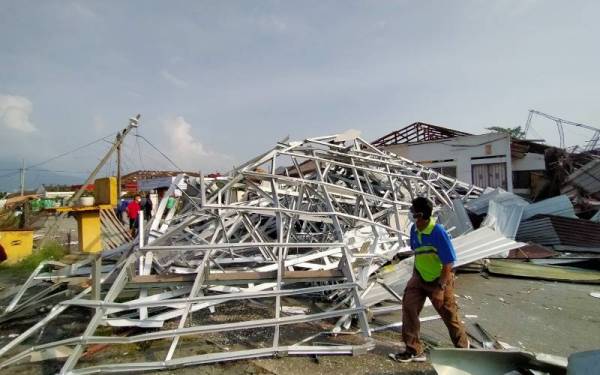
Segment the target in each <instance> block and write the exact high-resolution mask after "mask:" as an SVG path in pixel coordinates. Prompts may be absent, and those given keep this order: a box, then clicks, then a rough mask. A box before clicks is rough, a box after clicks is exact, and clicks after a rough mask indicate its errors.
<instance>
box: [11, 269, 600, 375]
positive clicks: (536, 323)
mask: <svg viewBox="0 0 600 375" xmlns="http://www.w3.org/2000/svg"><path fill="white" fill-rule="evenodd" d="M18 282H19V280H15V279H8V278H7V277H6V276H4V277H3V276H2V275H0V286H2V287H4V288H7V287H9V286H10V285H11V284H13V285H14V284H16V283H18ZM593 291H600V285H582V284H568V283H556V282H547V281H536V280H527V279H515V278H498V277H491V278H484V277H482V276H481V275H479V274H461V275H459V277H458V280H457V287H456V294H457V295H458V303H459V306H460V309H461V314H462V316H463V319H464V321H465V323H466V325H467V327H468V328H469V329H471V328H472V327H471V326H472V324H473V323H474V322H479V323H480V324H481V325H482V326H483V327H484V328H485V329H486V330H487V331H488V332H489V333H491V334H493V335H495V336H496V337H497V338H498V339H499V340H500V341H503V342H506V343H508V344H511V345H513V346H517V347H521V348H523V349H525V350H529V351H536V352H544V353H548V354H555V355H561V356H565V357H566V356H568V355H569V354H571V353H573V352H577V351H583V350H590V349H598V348H600V328H599V327H600V324H599V323H600V317H599V316H598V313H597V312H598V311H600V299H598V298H593V297H591V296H590V292H593ZM1 292H2V290H0V293H1ZM217 311H218V310H217ZM248 311H249V310H248ZM239 312H240V313H243V312H246V311H245V310H243V309H240V310H239ZM433 314H434V313H433V310H432V308H431V307H426V308H425V309H424V311H423V313H422V316H428V315H433ZM216 315H218V314H216ZM472 315H475V316H476V317H471V316H472ZM467 316H469V317H467ZM194 318H195V319H205V318H206V319H223V318H222V317H218V316H215V317H212V318H210V317H208V316H202V315H195V316H194ZM378 318H379V319H381V320H387V321H389V322H394V321H398V320H399V314H398V313H395V314H390V315H387V316H381V317H378ZM75 319H77V317H76V316H69V317H66V319H65V320H63V321H61V322H56V323H57V324H56V326H53V327H49V329H51V330H54V331H55V332H54V333H53V335H57V336H60V334H61V333H64V332H63V331H65V330H69V329H71V328H73V326H74V325H75V322H74V320H75ZM23 323H25V324H27V323H26V322H23ZM21 328H22V327H21ZM17 329H18V326H15V325H14V324H11V325H10V326H8V327H0V346H2V345H3V344H4V343H6V342H8V340H9V337H8V335H9V334H11V333H15V332H16V330H17ZM78 329H81V327H78ZM422 333H423V334H424V335H426V336H427V337H428V338H429V339H430V340H432V341H437V342H438V343H439V344H440V345H442V346H450V341H449V338H448V336H447V332H446V329H445V327H444V325H443V323H442V322H441V321H440V320H436V321H430V322H426V323H423V325H422ZM294 334H295V333H293V332H292V333H291V335H292V336H293V335H294ZM374 338H375V340H376V343H377V345H376V348H375V350H373V351H372V352H370V353H368V354H366V355H361V356H319V357H281V358H268V359H255V360H243V361H236V362H229V363H221V364H212V365H202V366H194V367H188V368H180V369H175V370H169V371H162V372H147V373H150V374H161V375H162V374H176V375H184V374H291V375H295V374H297V375H306V374H311V375H321V374H323V375H325V374H326V375H330V374H331V373H342V374H435V371H434V370H433V368H432V367H431V366H430V365H429V364H428V363H424V364H400V363H396V362H393V361H391V360H389V359H388V357H387V355H388V353H391V352H395V351H398V350H400V349H401V348H402V346H401V345H402V344H401V343H400V334H399V333H398V332H396V331H392V330H389V331H383V332H378V333H376V334H375V335H374ZM235 339H238V340H239V339H240V337H232V336H231V334H230V335H229V336H228V335H227V334H215V335H211V336H208V337H207V336H206V335H205V336H202V338H190V339H186V340H184V341H182V343H181V348H180V350H179V351H178V355H179V356H184V355H192V354H201V353H207V352H213V351H220V350H223V349H224V348H226V349H225V350H227V349H229V350H232V349H237V348H238V347H236V346H235V345H236V344H234V343H233V342H234V341H236V340H235ZM241 339H242V340H241V341H246V342H249V343H250V342H254V343H253V344H252V345H254V346H255V347H256V346H257V344H256V342H260V341H261V340H262V341H264V342H265V343H268V341H269V332H268V331H267V330H262V331H261V330H258V331H256V332H252V333H249V334H248V336H246V337H243V338H241ZM169 344H170V342H168V341H165V340H162V341H157V342H156V343H155V344H152V345H151V346H140V345H130V346H117V347H110V348H105V349H104V350H102V351H99V352H98V353H96V354H94V355H93V356H90V357H89V358H86V359H85V360H83V361H82V362H81V363H80V364H81V366H89V365H94V364H101V363H105V361H108V360H110V362H134V361H156V360H161V359H162V358H164V354H165V353H166V350H167V348H168V345H169ZM259 346H260V344H259ZM25 348H26V347H25V346H22V347H21V348H20V349H25ZM61 364H62V363H61V362H59V361H46V362H45V363H36V364H22V365H17V366H12V367H10V368H8V369H4V370H0V374H11V375H14V374H49V373H55V372H56V371H57V370H58V369H60V366H61Z"/></svg>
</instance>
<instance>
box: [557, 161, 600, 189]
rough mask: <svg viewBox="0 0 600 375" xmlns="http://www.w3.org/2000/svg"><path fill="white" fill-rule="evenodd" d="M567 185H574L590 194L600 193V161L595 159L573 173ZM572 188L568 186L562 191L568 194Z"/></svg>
mask: <svg viewBox="0 0 600 375" xmlns="http://www.w3.org/2000/svg"><path fill="white" fill-rule="evenodd" d="M566 185H573V186H577V187H579V188H581V189H583V190H584V191H585V192H587V193H589V194H593V193H597V192H599V191H600V159H595V160H592V161H590V162H589V163H587V164H586V165H584V166H583V167H581V168H579V169H578V170H576V171H575V172H573V173H572V174H571V175H570V176H569V178H568V179H567V182H566ZM570 190H571V188H570V187H569V186H566V187H565V188H563V189H562V190H561V191H564V192H567V191H570Z"/></svg>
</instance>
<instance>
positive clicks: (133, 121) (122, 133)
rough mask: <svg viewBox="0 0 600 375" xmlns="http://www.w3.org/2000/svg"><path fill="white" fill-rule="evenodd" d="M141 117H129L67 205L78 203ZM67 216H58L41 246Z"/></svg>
mask: <svg viewBox="0 0 600 375" xmlns="http://www.w3.org/2000/svg"><path fill="white" fill-rule="evenodd" d="M140 117H141V115H137V116H136V117H132V118H130V119H129V125H128V126H127V127H126V128H125V129H123V130H121V131H120V132H119V135H120V136H119V138H117V141H116V142H115V143H114V144H113V146H112V147H111V148H110V150H108V152H107V153H106V155H104V157H103V158H102V160H100V163H98V165H97V166H96V168H95V169H94V170H93V171H92V173H91V174H90V175H89V176H88V178H87V179H86V180H85V182H84V183H83V185H82V186H81V188H80V189H79V190H78V191H77V192H76V193H75V194H73V195H72V196H71V198H69V199H68V200H67V202H66V203H65V206H71V205H73V203H76V202H77V201H78V200H79V198H80V197H81V195H82V194H83V192H84V191H85V188H86V186H88V185H90V184H91V183H93V182H94V178H96V174H98V172H99V171H100V169H102V167H103V166H104V164H106V162H107V161H108V160H109V159H110V157H111V155H112V153H113V152H115V151H116V149H117V147H119V146H121V143H122V142H123V139H125V136H127V134H129V132H130V131H131V130H132V129H133V128H137V127H138V124H139V121H140ZM66 216H67V212H63V213H61V214H60V215H59V216H58V218H57V219H56V222H55V223H54V225H53V226H52V227H51V228H50V229H49V230H48V233H47V234H46V236H45V237H44V239H43V240H42V243H41V244H40V248H41V247H43V246H44V245H45V244H46V243H47V241H49V240H50V239H52V236H53V235H54V233H55V232H56V230H57V229H58V227H59V226H60V225H61V224H62V221H63V219H64V218H65V217H66Z"/></svg>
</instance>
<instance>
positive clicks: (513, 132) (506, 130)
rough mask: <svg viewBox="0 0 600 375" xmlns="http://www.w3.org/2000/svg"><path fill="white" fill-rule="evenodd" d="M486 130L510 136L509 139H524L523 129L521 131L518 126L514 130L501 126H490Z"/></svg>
mask: <svg viewBox="0 0 600 375" xmlns="http://www.w3.org/2000/svg"><path fill="white" fill-rule="evenodd" d="M486 129H487V130H491V131H493V132H497V133H506V134H510V136H511V138H516V139H525V132H524V131H523V129H521V127H520V126H517V127H514V128H503V127H501V126H490V127H489V128H486Z"/></svg>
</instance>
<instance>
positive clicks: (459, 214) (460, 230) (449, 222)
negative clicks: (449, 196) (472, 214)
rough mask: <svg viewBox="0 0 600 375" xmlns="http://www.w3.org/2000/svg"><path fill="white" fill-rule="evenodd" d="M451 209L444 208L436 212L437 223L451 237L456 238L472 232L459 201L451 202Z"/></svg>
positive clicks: (469, 220)
mask: <svg viewBox="0 0 600 375" xmlns="http://www.w3.org/2000/svg"><path fill="white" fill-rule="evenodd" d="M452 207H453V208H450V207H447V206H444V208H442V209H441V210H440V211H439V212H438V221H437V222H438V223H440V224H442V225H443V226H444V227H445V228H446V230H447V231H448V232H449V233H450V234H451V235H452V237H458V236H460V235H463V234H465V233H468V232H470V231H472V230H473V225H472V224H471V219H469V214H468V213H467V211H466V210H465V207H464V206H463V203H462V201H461V200H460V199H455V200H453V201H452Z"/></svg>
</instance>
